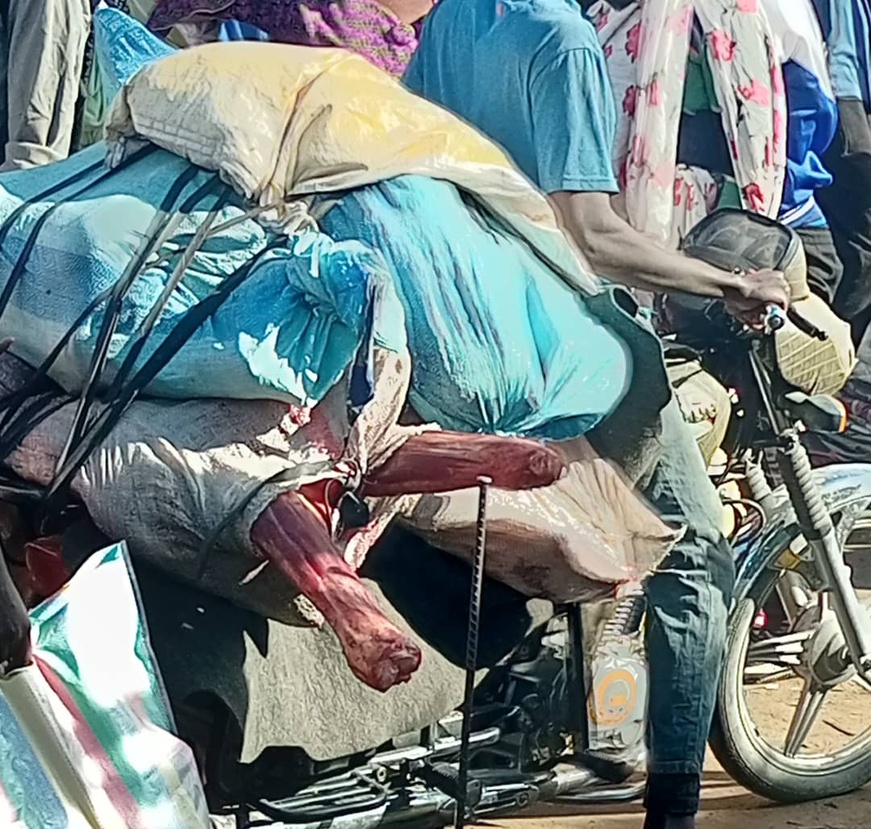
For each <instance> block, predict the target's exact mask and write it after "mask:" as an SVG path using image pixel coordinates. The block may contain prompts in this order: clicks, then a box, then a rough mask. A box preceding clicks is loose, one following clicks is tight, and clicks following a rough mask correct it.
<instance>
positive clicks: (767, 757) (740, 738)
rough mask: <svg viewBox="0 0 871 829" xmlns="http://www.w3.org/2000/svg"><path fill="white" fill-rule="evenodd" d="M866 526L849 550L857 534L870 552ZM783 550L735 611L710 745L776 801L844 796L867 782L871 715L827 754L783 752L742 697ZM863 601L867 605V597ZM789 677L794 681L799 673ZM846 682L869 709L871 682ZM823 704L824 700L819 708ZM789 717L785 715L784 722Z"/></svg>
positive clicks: (869, 523) (858, 527)
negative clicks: (844, 742) (863, 726)
mask: <svg viewBox="0 0 871 829" xmlns="http://www.w3.org/2000/svg"><path fill="white" fill-rule="evenodd" d="M869 528H871V518H869V515H868V513H866V514H865V515H863V516H861V517H860V518H859V519H858V521H856V524H855V525H854V526H853V527H852V528H851V529H850V530H849V532H848V533H845V534H847V535H848V538H847V541H846V545H847V548H848V550H849V549H852V550H853V551H857V550H858V547H857V545H856V540H857V535H859V534H861V535H862V536H863V537H862V543H861V548H862V549H863V550H864V551H865V554H866V555H871V541H869V531H871V529H869ZM796 534H797V533H796ZM783 550H784V548H781V550H780V551H778V552H777V553H776V554H774V555H772V557H771V559H770V560H769V561H768V562H766V566H765V567H763V568H761V569H760V572H759V574H758V575H757V577H756V580H755V582H754V583H753V584H752V586H751V587H750V589H749V590H748V591H747V593H746V594H745V595H744V596H743V597H741V598H740V599H739V601H738V602H737V604H736V607H735V608H734V609H733V612H732V616H731V620H730V625H729V631H728V634H727V638H726V655H725V660H724V664H723V675H722V679H721V681H720V686H719V689H718V695H717V709H716V711H715V713H714V722H713V725H712V730H711V740H710V745H711V749H712V750H713V753H714V756H715V757H716V758H717V760H718V761H719V763H720V765H721V766H722V767H723V769H724V770H725V771H726V772H727V774H729V775H730V776H731V777H732V778H733V779H734V780H735V781H736V782H737V783H739V784H741V785H742V786H744V787H745V788H747V789H749V790H750V791H751V792H753V793H754V794H757V795H760V796H761V797H765V798H767V799H769V800H773V801H775V802H778V803H800V802H805V801H810V800H821V799H825V798H829V797H835V796H838V795H843V794H848V793H849V792H853V791H856V790H857V789H860V788H862V786H864V785H865V784H866V783H868V782H869V781H871V718H869V727H868V728H866V729H864V731H862V732H861V733H859V734H858V735H856V736H855V737H854V738H853V739H852V740H851V741H850V742H849V743H848V744H847V745H846V746H844V747H843V748H841V749H838V750H836V751H833V752H831V753H827V754H819V753H817V754H812V753H802V752H798V753H797V754H796V755H795V756H787V754H786V753H785V750H784V745H783V742H781V743H780V745H778V746H775V745H773V744H772V743H771V742H769V741H768V740H766V739H765V738H764V737H763V736H762V735H761V734H760V733H759V730H758V727H757V726H756V724H755V723H754V721H753V719H752V717H751V714H750V711H749V709H748V705H747V699H746V697H745V690H746V688H747V687H748V686H747V684H746V683H745V665H746V661H747V654H748V649H749V645H750V640H751V635H752V632H753V629H754V621H755V620H756V619H757V617H758V615H759V613H760V611H762V610H763V609H764V608H765V606H766V603H767V602H769V600H770V599H771V597H772V595H773V594H774V589H775V587H776V584H777V581H778V579H779V577H780V575H781V574H782V573H783V572H784V571H783V570H780V569H778V568H776V567H775V566H774V562H776V561H778V559H779V558H780V556H781V554H782V553H783ZM863 603H865V604H866V606H867V605H868V602H867V600H865V601H864V602H863ZM792 676H793V679H795V678H797V677H798V674H795V673H793V675H792ZM847 681H848V682H854V683H857V685H859V687H860V688H861V689H862V690H864V691H865V692H866V693H867V703H866V705H867V706H869V707H871V685H867V684H865V683H862V681H861V680H859V679H858V678H854V679H851V680H847ZM827 701H828V702H830V700H827ZM825 705H826V702H824V703H823V711H824V710H825ZM792 715H793V714H792V712H789V713H787V714H786V716H785V717H784V725H786V724H787V723H788V722H789V720H790V719H791V717H792ZM821 719H822V714H818V719H817V724H818V723H819V722H820V721H821ZM784 730H785V729H784ZM812 734H813V732H811V735H812Z"/></svg>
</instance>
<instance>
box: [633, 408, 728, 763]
mask: <svg viewBox="0 0 871 829" xmlns="http://www.w3.org/2000/svg"><path fill="white" fill-rule="evenodd" d="M661 441H662V444H663V450H664V451H663V455H662V460H661V461H660V462H659V464H658V465H657V467H656V470H655V472H654V474H653V479H652V480H651V483H650V485H649V486H648V487H647V489H646V490H645V494H646V495H647V498H648V499H649V500H650V502H651V503H652V504H653V505H654V506H655V507H656V508H657V509H658V510H659V512H660V514H661V515H662V517H663V518H664V519H665V520H666V521H667V522H669V523H672V522H674V523H678V522H679V523H682V524H685V525H686V526H687V531H686V535H685V536H684V538H683V540H682V541H681V542H680V543H679V544H678V545H677V546H676V547H675V549H674V550H673V551H672V552H671V554H670V555H669V557H668V558H667V559H666V561H665V562H664V564H663V565H662V567H661V570H660V572H657V574H656V575H655V576H653V578H651V579H650V582H649V585H648V598H649V605H650V612H649V614H648V621H647V649H648V657H649V660H650V703H649V717H650V723H649V748H650V760H649V768H650V772H651V773H654V774H658V775H660V774H669V775H673V774H682V775H690V774H693V775H698V774H701V771H702V765H703V763H704V758H705V747H706V744H707V739H708V733H709V730H710V726H711V718H712V716H713V708H714V699H715V692H716V687H717V682H718V680H719V676H720V666H721V665H722V661H723V647H724V640H725V636H726V621H727V616H728V613H729V606H730V604H731V600H732V588H733V584H734V579H735V570H734V564H733V559H732V552H731V548H730V546H729V544H728V542H727V541H726V539H725V538H724V537H723V535H722V533H721V531H720V517H721V515H722V507H721V505H720V500H719V498H718V496H717V493H716V490H715V489H714V487H713V485H712V484H711V482H710V480H709V479H708V476H707V474H706V472H705V468H704V464H703V462H702V458H701V454H700V452H699V449H698V447H697V446H696V444H695V442H694V441H693V438H692V435H691V433H690V431H689V428H688V427H687V425H686V423H684V421H683V418H682V417H681V414H680V410H679V408H678V406H677V403H676V401H674V400H672V402H671V403H669V405H668V406H667V408H666V409H665V410H664V411H663V414H662V437H661Z"/></svg>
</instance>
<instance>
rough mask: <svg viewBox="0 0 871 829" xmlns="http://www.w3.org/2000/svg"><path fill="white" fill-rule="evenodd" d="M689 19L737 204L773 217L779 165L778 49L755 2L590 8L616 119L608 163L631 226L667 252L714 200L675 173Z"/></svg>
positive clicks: (698, 178)
mask: <svg viewBox="0 0 871 829" xmlns="http://www.w3.org/2000/svg"><path fill="white" fill-rule="evenodd" d="M694 13H695V17H696V18H697V20H698V23H699V24H700V27H701V32H702V34H703V36H704V38H705V41H706V45H707V51H708V54H709V56H710V59H709V63H710V69H711V75H712V78H713V84H714V91H715V94H716V98H717V103H718V107H719V109H720V113H721V119H722V123H723V129H724V130H725V133H726V136H727V138H728V141H729V147H730V151H731V156H732V163H733V168H734V173H735V178H736V181H737V183H738V187H739V189H740V192H741V199H742V203H743V206H744V207H745V208H746V209H748V210H753V211H755V212H758V213H763V214H765V215H768V216H776V215H777V212H778V209H779V207H780V199H781V196H782V193H783V179H784V173H785V168H786V98H785V94H784V85H783V75H782V72H781V68H780V66H781V61H780V56H779V54H778V49H779V47H778V45H777V44H778V41H777V39H776V38H775V37H774V35H773V34H772V31H771V26H770V24H769V22H768V19H767V18H766V16H765V14H764V11H763V10H762V9H761V8H760V6H759V4H758V0H657V1H656V2H639V3H635V4H633V5H631V6H629V7H628V8H627V9H625V10H622V11H616V10H614V9H612V8H611V7H610V6H609V5H608V4H607V3H604V2H599V3H596V4H595V5H594V6H593V7H592V9H591V17H592V19H593V22H594V23H595V25H596V28H597V29H598V31H599V39H600V42H601V43H602V45H603V48H604V51H605V56H606V59H607V61H608V69H609V73H610V75H611V81H612V85H613V86H614V93H615V95H616V99H617V107H618V111H619V115H620V118H619V121H620V123H619V126H618V132H617V142H616V147H615V159H614V160H615V167H616V169H617V171H618V175H619V179H620V185H621V189H623V191H624V193H625V199H626V212H627V214H628V218H629V221H630V223H631V224H632V225H633V226H634V227H636V228H637V229H638V230H641V231H643V232H645V233H647V234H649V235H652V236H654V237H656V238H658V239H659V240H660V241H662V242H664V243H667V244H670V245H675V244H677V242H678V241H679V239H680V235H681V232H682V230H684V229H685V228H686V227H687V226H688V225H691V224H692V222H693V221H694V220H696V217H697V216H698V217H700V215H699V210H700V208H704V209H711V204H712V203H713V202H715V201H716V199H715V198H714V199H713V200H712V196H713V195H715V194H714V193H713V192H712V190H711V185H712V182H711V179H710V176H708V175H706V174H703V171H699V170H696V169H694V168H688V167H683V168H681V169H680V170H678V167H677V144H678V129H679V125H680V118H681V112H682V109H683V97H684V83H685V78H686V66H687V55H688V50H689V42H690V33H691V31H692V27H693V20H694V16H693V15H694ZM701 215H704V213H701Z"/></svg>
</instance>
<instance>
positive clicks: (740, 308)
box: [724, 269, 789, 328]
mask: <svg viewBox="0 0 871 829" xmlns="http://www.w3.org/2000/svg"><path fill="white" fill-rule="evenodd" d="M724 303H725V306H726V310H727V311H728V312H729V313H730V314H731V315H732V316H733V317H736V318H737V319H739V320H740V321H741V322H743V323H744V324H745V325H748V326H750V327H751V328H758V327H760V326H761V324H762V321H763V320H764V318H765V314H766V311H767V309H768V307H769V306H770V305H777V306H778V307H780V308H783V310H784V311H785V310H786V309H787V308H788V307H789V284H788V283H787V281H786V279H785V278H784V276H783V274H782V273H781V272H780V271H773V270H769V269H766V270H761V271H751V272H749V273H748V274H746V276H744V277H743V279H742V285H741V288H740V289H737V290H735V291H730V292H729V293H728V294H727V296H726V297H725V299H724Z"/></svg>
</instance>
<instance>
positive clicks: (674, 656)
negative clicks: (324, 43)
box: [404, 0, 788, 829]
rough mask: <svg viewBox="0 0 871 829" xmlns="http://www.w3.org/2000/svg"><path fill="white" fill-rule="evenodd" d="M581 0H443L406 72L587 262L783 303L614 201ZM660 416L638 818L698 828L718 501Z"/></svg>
mask: <svg viewBox="0 0 871 829" xmlns="http://www.w3.org/2000/svg"><path fill="white" fill-rule="evenodd" d="M585 5H587V4H586V3H581V4H580V5H579V4H578V3H577V2H574V0H441V2H439V3H438V5H437V6H436V7H435V10H434V11H433V12H432V13H431V14H430V16H429V17H428V18H427V20H426V22H425V24H424V27H423V31H422V34H421V41H420V47H419V50H418V52H417V53H416V55H415V57H414V58H413V59H412V62H411V64H410V66H409V68H408V71H407V74H406V76H405V79H404V80H405V83H406V85H407V86H408V87H409V88H410V89H411V90H412V91H414V92H417V93H419V94H421V95H422V96H423V97H425V98H428V99H430V100H432V101H434V102H435V103H437V104H440V105H442V106H444V107H446V108H447V109H449V110H451V111H453V112H454V113H456V114H457V115H459V116H460V117H461V118H463V119H465V120H466V121H468V122H470V123H471V124H473V125H474V126H476V127H478V128H479V129H480V130H482V131H483V132H484V133H486V134H487V135H488V136H489V137H490V138H492V139H493V140H494V141H496V142H497V143H498V144H500V145H501V146H502V147H503V148H504V149H505V150H506V151H507V153H508V154H509V155H510V156H511V157H512V158H513V159H514V161H515V163H516V164H517V165H518V167H519V168H520V169H521V170H522V171H523V172H524V173H525V174H526V175H527V176H528V177H529V178H530V179H531V180H532V181H533V182H535V183H536V184H537V185H538V186H539V187H540V188H541V189H542V190H544V191H545V193H547V194H548V196H549V197H550V199H551V201H552V203H553V204H554V206H555V207H556V209H557V211H558V214H559V216H560V218H561V220H562V223H563V227H564V230H565V232H566V234H567V236H568V237H569V238H570V239H571V240H572V241H573V242H574V243H575V244H576V245H577V246H578V248H580V250H581V251H582V252H583V254H584V255H585V257H586V258H587V260H588V261H589V262H590V263H591V265H592V267H593V269H594V270H595V271H596V272H597V273H598V274H600V275H602V276H605V277H609V278H610V279H611V280H613V281H615V282H618V283H622V284H624V285H628V286H632V287H638V288H641V289H644V290H648V291H653V292H668V291H685V292H689V293H694V294H701V295H704V296H708V297H716V298H720V299H723V300H724V301H725V302H726V303H727V306H728V307H729V308H730V310H732V311H733V313H735V314H738V315H741V316H743V317H746V316H748V315H750V316H757V317H758V314H759V313H760V311H761V309H762V308H763V307H764V306H766V305H767V304H769V303H774V304H779V305H782V306H785V305H786V303H787V301H788V288H787V286H786V284H785V282H784V281H783V277H782V275H780V274H777V273H773V272H764V273H761V274H756V275H753V276H748V275H745V274H733V273H727V272H725V271H721V270H718V269H716V268H713V267H710V266H708V265H706V264H704V263H701V262H699V261H696V260H692V259H689V258H687V257H684V256H682V255H681V254H678V253H675V252H672V251H668V250H665V249H664V248H661V247H659V246H657V245H656V244H655V243H654V242H652V241H650V240H649V239H648V238H647V237H645V236H643V235H642V234H640V233H638V232H636V231H635V230H633V229H632V228H631V227H630V226H629V225H628V224H626V223H625V222H624V221H622V220H621V219H620V218H619V217H618V216H617V215H616V213H615V212H614V210H613V209H612V207H611V201H610V198H611V195H612V194H614V193H616V192H617V182H616V180H615V177H614V172H613V169H612V165H611V145H612V143H613V140H614V130H615V121H616V114H615V103H614V97H613V93H612V91H611V87H610V83H609V79H608V74H607V71H606V68H605V60H604V55H603V53H602V50H601V47H600V46H599V42H598V40H597V37H596V32H595V30H594V28H593V26H592V24H591V23H590V22H589V20H588V19H587V18H586V17H585V16H584V14H583V11H582V8H581V6H585ZM611 5H612V6H618V5H622V6H625V5H627V4H626V3H625V2H623V3H619V2H617V0H611ZM638 382H639V384H642V383H644V382H645V378H644V377H643V376H642V377H640V378H639V379H638ZM606 423H607V421H606ZM661 424H662V437H661V442H662V446H663V453H662V458H661V460H660V461H659V463H658V465H657V466H656V467H655V469H654V470H652V480H651V481H650V484H649V485H648V487H647V489H646V494H647V497H648V499H649V500H650V501H651V503H653V504H654V505H655V506H656V507H657V508H658V509H659V511H660V513H661V514H662V515H663V517H664V518H665V519H666V520H669V521H674V522H681V523H682V524H684V525H685V526H686V527H687V532H686V534H685V536H684V538H683V540H682V541H681V542H680V543H679V544H678V545H677V546H676V548H675V550H674V551H673V553H672V554H671V556H670V557H669V559H668V560H667V562H666V564H665V567H664V571H663V572H661V573H657V575H656V576H654V577H653V578H652V579H651V580H650V582H649V585H648V596H649V600H650V614H649V621H648V625H647V647H648V653H649V657H650V664H651V686H650V703H649V713H650V729H649V731H650V734H649V743H650V745H649V749H650V751H649V766H650V769H649V770H650V775H649V778H648V788H647V795H646V806H647V820H646V822H645V826H646V827H647V829H685V828H686V827H692V826H694V825H695V817H694V815H695V813H696V811H697V810H698V804H699V790H700V785H701V772H702V763H703V760H704V756H705V747H706V743H707V738H708V732H709V729H710V723H711V719H712V715H713V708H714V699H715V692H716V687H717V682H718V678H719V673H720V664H721V662H722V658H723V649H724V642H725V635H726V622H727V616H728V610H729V605H730V601H731V591H732V582H733V577H734V576H733V565H732V554H731V550H730V548H729V544H728V543H727V542H726V540H725V539H724V538H723V536H722V534H721V532H720V529H719V527H720V520H719V516H720V514H721V506H720V503H719V499H718V497H717V494H716V492H715V491H714V488H713V486H712V485H711V483H710V481H709V480H708V478H707V475H706V472H705V469H704V465H703V463H702V460H701V456H700V454H699V452H698V450H697V448H696V446H695V444H694V442H693V439H692V436H691V434H690V432H689V428H688V427H687V425H686V424H685V423H684V422H683V420H682V418H681V415H680V410H679V408H678V407H677V406H676V405H675V404H674V401H672V402H671V403H669V405H668V406H666V408H665V409H663V411H662V413H661ZM612 431H613V430H612ZM594 442H595V438H594ZM603 451H604V450H603ZM608 454H610V456H613V455H614V454H616V453H608Z"/></svg>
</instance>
